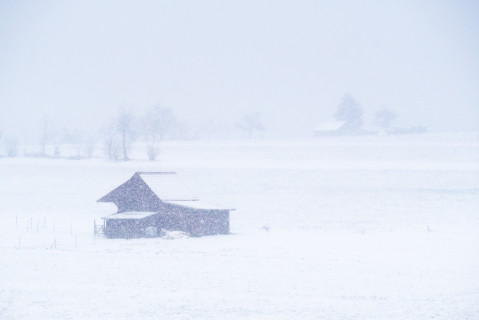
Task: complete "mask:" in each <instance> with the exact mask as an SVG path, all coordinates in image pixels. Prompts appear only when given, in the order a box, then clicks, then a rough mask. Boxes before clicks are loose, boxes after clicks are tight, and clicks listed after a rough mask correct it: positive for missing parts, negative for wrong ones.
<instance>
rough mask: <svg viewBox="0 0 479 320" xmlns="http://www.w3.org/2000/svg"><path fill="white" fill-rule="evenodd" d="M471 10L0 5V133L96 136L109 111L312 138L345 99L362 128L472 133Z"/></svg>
mask: <svg viewBox="0 0 479 320" xmlns="http://www.w3.org/2000/svg"><path fill="white" fill-rule="evenodd" d="M478 9H479V6H478V5H477V4H475V3H473V2H468V1H460V2H453V1H443V2H440V3H439V2H430V3H423V4H418V3H416V2H413V1H407V2H404V3H394V2H379V1H372V2H368V3H366V4H364V3H361V4H359V3H354V2H352V1H346V2H341V3H336V2H312V1H301V2H290V1H280V2H274V3H273V2H265V1H262V2H252V1H241V2H228V3H223V2H218V1H208V2H202V3H197V2H182V3H177V2H153V1H151V2H143V3H142V4H140V5H134V4H132V3H128V2H116V1H115V2H103V3H96V2H66V3H62V2H42V3H40V2H37V3H33V2H32V3H25V2H15V1H6V2H2V4H0V41H1V43H2V48H3V50H1V51H0V70H1V72H0V114H1V118H0V119H1V120H0V131H2V130H3V131H4V132H5V133H8V132H12V133H14V134H21V133H22V132H24V131H30V132H31V134H34V133H36V132H38V131H39V130H41V127H42V122H43V120H44V119H45V118H48V119H49V121H51V122H52V123H55V124H56V125H57V126H59V127H60V126H66V127H68V128H71V129H72V130H75V129H81V130H87V131H95V130H98V129H99V128H100V127H101V126H102V125H104V124H105V123H106V122H107V121H108V120H109V119H110V118H112V117H114V116H115V115H116V113H117V110H118V108H119V107H120V106H128V107H131V108H133V109H134V110H136V112H137V113H138V114H141V113H143V112H144V111H145V110H147V109H148V108H150V107H151V106H153V105H161V106H163V107H165V108H169V109H171V110H172V112H173V113H174V114H175V116H176V117H177V118H178V119H180V120H182V121H185V122H186V123H188V124H191V125H194V126H201V125H202V124H206V125H207V124H208V123H212V124H224V125H234V124H235V123H237V122H238V121H239V120H240V119H241V117H243V116H244V115H245V114H251V113H255V112H259V113H261V115H262V119H263V122H264V125H265V128H266V130H265V132H264V136H265V137H301V136H310V135H311V133H312V131H313V129H314V128H315V127H316V126H317V125H318V124H320V123H323V122H326V121H330V120H332V119H334V113H335V111H336V108H337V107H338V105H339V104H340V102H341V99H342V97H343V96H344V95H345V94H350V95H351V96H352V97H354V99H356V100H357V102H358V103H359V104H360V106H361V107H362V108H363V109H364V112H365V113H364V120H365V121H364V122H365V126H366V127H367V126H372V125H373V122H374V121H373V120H374V114H375V113H376V112H377V111H379V110H381V109H384V108H387V109H390V110H392V111H394V112H395V113H396V114H397V115H398V117H397V120H396V124H397V125H398V126H405V127H409V126H416V125H423V126H426V127H427V128H428V130H429V131H478V130H479V90H477V89H478V88H479V61H478V59H477V57H478V56H479V40H478V39H479V37H477V35H478V31H479V22H477V21H478V19H477V12H478Z"/></svg>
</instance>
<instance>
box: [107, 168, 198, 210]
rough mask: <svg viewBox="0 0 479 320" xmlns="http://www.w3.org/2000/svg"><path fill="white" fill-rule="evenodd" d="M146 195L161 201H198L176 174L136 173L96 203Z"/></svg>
mask: <svg viewBox="0 0 479 320" xmlns="http://www.w3.org/2000/svg"><path fill="white" fill-rule="evenodd" d="M140 192H141V193H143V194H144V193H145V192H146V193H148V194H150V195H151V196H154V197H156V198H158V199H159V200H161V201H165V202H166V201H196V200H198V198H197V197H195V196H194V195H193V194H192V193H191V192H190V191H189V190H188V189H187V188H186V186H185V185H184V184H183V182H182V181H181V179H180V178H179V177H178V175H177V174H176V172H136V173H135V174H134V175H133V177H131V179H130V180H128V181H126V182H125V183H123V184H122V185H120V186H119V187H117V188H115V189H114V190H112V191H111V192H110V193H108V194H107V195H105V196H103V197H102V198H100V199H99V200H98V202H115V203H116V202H117V201H118V199H122V198H125V197H130V196H132V193H133V195H134V194H139V193H140Z"/></svg>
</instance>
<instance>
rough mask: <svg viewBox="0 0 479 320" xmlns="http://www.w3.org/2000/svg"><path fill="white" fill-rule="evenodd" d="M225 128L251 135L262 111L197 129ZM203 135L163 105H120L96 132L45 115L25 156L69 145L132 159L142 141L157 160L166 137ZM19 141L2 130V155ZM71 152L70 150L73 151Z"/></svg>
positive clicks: (83, 152) (86, 153) (79, 154)
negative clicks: (139, 109) (73, 127)
mask: <svg viewBox="0 0 479 320" xmlns="http://www.w3.org/2000/svg"><path fill="white" fill-rule="evenodd" d="M224 128H228V130H229V129H231V128H233V129H235V130H237V131H238V132H239V133H240V135H241V136H242V137H245V138H249V139H251V138H252V137H253V136H254V135H255V134H256V133H260V132H262V131H263V130H264V129H265V127H264V125H263V124H262V120H261V114H260V113H258V112H256V113H250V114H246V115H244V116H243V117H242V118H241V119H240V120H239V121H238V122H237V123H236V124H234V125H229V126H228V125H227V124H224V125H218V124H217V123H214V122H205V123H204V124H203V126H202V127H201V128H200V129H199V130H198V131H201V132H204V133H205V135H207V136H208V137H215V136H216V137H218V136H220V135H224V132H226V131H228V130H226V129H225V130H223V129H224ZM199 135H200V133H199V132H196V133H192V130H191V128H190V127H189V126H188V125H187V124H185V122H183V121H180V120H178V118H177V117H176V116H175V115H174V113H173V111H172V110H171V109H169V108H165V107H162V106H160V105H155V106H152V107H151V108H150V109H148V110H147V111H146V112H144V113H143V114H137V113H135V110H134V109H133V108H129V107H119V108H118V111H117V113H116V115H115V116H114V117H112V118H111V119H109V120H108V121H107V122H106V123H105V124H104V125H103V126H102V127H101V129H100V130H99V131H98V133H96V134H91V133H85V132H80V131H72V130H71V129H68V128H66V127H57V126H55V125H53V124H52V123H51V121H50V120H49V119H48V118H44V119H43V123H42V126H41V130H40V132H39V133H38V134H37V135H36V136H35V138H32V137H31V136H30V135H29V134H27V133H25V134H24V135H23V141H22V143H21V145H22V146H23V155H24V156H34V157H62V156H63V154H62V149H63V148H64V147H65V146H67V145H69V146H70V148H71V147H73V148H75V149H76V152H75V154H74V155H73V156H72V155H70V157H73V158H91V157H92V156H93V154H94V151H95V148H97V147H99V146H100V147H101V151H102V152H103V153H104V155H105V156H106V157H108V159H110V160H129V159H130V153H131V150H132V147H133V144H134V143H135V142H137V141H141V142H143V143H144V144H145V145H146V150H145V151H146V155H147V156H148V159H150V160H156V159H157V157H158V154H159V151H160V144H161V143H162V141H164V140H170V139H176V140H188V139H194V138H196V137H198V136H199ZM19 146H20V143H19V141H18V139H17V137H15V136H13V135H4V134H2V131H0V156H2V155H3V156H8V157H14V156H17V155H18V154H19V153H20V152H19ZM70 153H71V152H70Z"/></svg>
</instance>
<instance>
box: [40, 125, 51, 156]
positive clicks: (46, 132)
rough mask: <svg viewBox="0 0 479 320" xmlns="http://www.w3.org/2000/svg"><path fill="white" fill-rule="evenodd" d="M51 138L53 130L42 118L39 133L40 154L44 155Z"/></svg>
mask: <svg viewBox="0 0 479 320" xmlns="http://www.w3.org/2000/svg"><path fill="white" fill-rule="evenodd" d="M52 137H53V128H52V125H51V124H50V121H49V120H48V118H47V117H44V118H43V127H42V132H41V133H40V154H41V155H42V156H44V155H45V149H46V146H47V144H48V143H50V142H51V139H52Z"/></svg>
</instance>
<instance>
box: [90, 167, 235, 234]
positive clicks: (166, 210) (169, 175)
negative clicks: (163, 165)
mask: <svg viewBox="0 0 479 320" xmlns="http://www.w3.org/2000/svg"><path fill="white" fill-rule="evenodd" d="M98 202H113V203H114V204H115V205H116V206H117V207H118V212H117V213H115V214H112V215H110V216H108V217H104V218H103V220H104V225H103V232H104V234H105V236H106V237H109V238H140V237H155V236H157V235H159V233H160V231H161V230H162V229H163V230H170V231H183V232H187V233H189V234H190V235H191V236H195V237H200V236H205V235H213V234H227V233H229V212H230V211H231V210H232V209H224V208H218V207H217V206H213V205H209V204H206V203H204V202H202V201H199V199H198V198H196V197H194V196H192V195H191V194H190V193H189V192H188V190H187V189H186V188H185V186H184V185H183V184H182V182H181V180H180V179H179V177H178V175H177V174H176V172H137V173H135V174H134V175H133V177H131V179H130V180H128V181H126V182H125V183H123V184H122V185H120V186H119V187H117V188H116V189H114V190H113V191H111V192H110V193H108V194H107V195H105V196H104V197H102V198H101V199H99V200H98Z"/></svg>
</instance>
